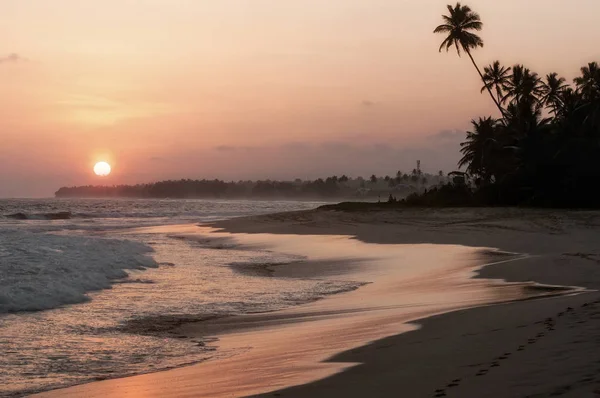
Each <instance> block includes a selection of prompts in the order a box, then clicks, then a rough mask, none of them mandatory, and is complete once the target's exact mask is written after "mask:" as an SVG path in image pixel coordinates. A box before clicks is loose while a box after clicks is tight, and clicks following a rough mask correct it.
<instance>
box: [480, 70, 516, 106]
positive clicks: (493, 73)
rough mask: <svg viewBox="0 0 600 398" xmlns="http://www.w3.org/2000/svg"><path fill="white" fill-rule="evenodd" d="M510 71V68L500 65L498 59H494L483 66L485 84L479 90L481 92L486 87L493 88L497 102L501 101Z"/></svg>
mask: <svg viewBox="0 0 600 398" xmlns="http://www.w3.org/2000/svg"><path fill="white" fill-rule="evenodd" d="M510 71H511V68H510V67H508V68H506V67H505V66H503V65H501V64H500V61H496V62H494V63H493V64H491V65H489V66H486V67H485V68H483V72H484V73H483V81H484V82H485V85H484V86H483V87H482V88H481V92H482V93H483V92H484V91H485V90H486V89H493V88H495V89H496V95H497V100H498V102H500V101H502V97H503V96H504V90H505V89H506V84H507V83H508V80H509V78H510V75H509V73H510Z"/></svg>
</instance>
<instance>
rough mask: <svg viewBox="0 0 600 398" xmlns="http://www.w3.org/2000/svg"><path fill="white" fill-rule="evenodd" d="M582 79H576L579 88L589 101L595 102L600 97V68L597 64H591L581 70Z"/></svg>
mask: <svg viewBox="0 0 600 398" xmlns="http://www.w3.org/2000/svg"><path fill="white" fill-rule="evenodd" d="M581 75H582V76H581V77H576V78H575V79H574V82H575V84H576V85H577V88H578V89H579V90H580V91H581V93H582V94H583V97H584V98H585V99H587V100H594V99H596V98H598V97H599V96H600V67H599V66H598V63H597V62H590V63H589V64H588V65H587V66H584V67H583V68H581Z"/></svg>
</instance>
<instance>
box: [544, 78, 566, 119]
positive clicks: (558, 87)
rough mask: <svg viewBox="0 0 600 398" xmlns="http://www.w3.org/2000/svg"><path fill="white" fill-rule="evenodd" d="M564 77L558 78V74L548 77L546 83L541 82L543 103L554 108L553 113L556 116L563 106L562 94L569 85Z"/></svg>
mask: <svg viewBox="0 0 600 398" xmlns="http://www.w3.org/2000/svg"><path fill="white" fill-rule="evenodd" d="M565 82H566V79H565V78H564V77H558V73H550V74H549V75H546V81H542V82H541V94H542V98H541V102H542V103H544V104H546V106H549V107H550V108H552V113H553V114H555V115H556V112H557V110H558V108H559V107H560V105H561V93H562V92H563V90H564V89H565V88H567V85H566V84H565Z"/></svg>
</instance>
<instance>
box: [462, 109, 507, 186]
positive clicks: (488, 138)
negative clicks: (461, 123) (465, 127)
mask: <svg viewBox="0 0 600 398" xmlns="http://www.w3.org/2000/svg"><path fill="white" fill-rule="evenodd" d="M471 124H472V125H473V131H468V132H467V140H466V141H465V142H463V143H462V144H460V146H461V150H460V152H461V153H462V154H463V157H462V158H461V159H460V161H459V162H458V167H463V166H467V173H468V174H471V175H475V176H480V177H481V178H482V179H484V180H485V181H489V180H490V178H491V167H490V165H489V162H490V161H491V160H492V156H490V155H491V152H492V149H493V148H494V146H496V145H497V139H496V131H497V128H498V121H497V120H495V119H493V118H492V117H487V118H479V120H472V121H471Z"/></svg>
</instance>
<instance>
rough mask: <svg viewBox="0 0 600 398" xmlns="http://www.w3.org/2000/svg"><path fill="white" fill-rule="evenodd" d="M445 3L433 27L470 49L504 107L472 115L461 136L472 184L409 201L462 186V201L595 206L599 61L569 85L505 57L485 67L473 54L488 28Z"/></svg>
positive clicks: (486, 85)
mask: <svg viewBox="0 0 600 398" xmlns="http://www.w3.org/2000/svg"><path fill="white" fill-rule="evenodd" d="M448 11H449V14H448V15H444V16H442V18H443V21H444V23H443V24H442V25H440V26H438V27H437V28H436V29H435V31H434V33H441V34H444V35H446V38H445V40H444V41H443V42H442V45H441V47H440V51H442V50H443V49H446V50H450V49H451V48H453V47H454V48H455V49H456V51H457V52H458V54H459V55H460V54H461V52H462V53H466V54H467V55H468V56H469V58H470V59H471V61H472V62H473V64H474V65H475V67H476V69H477V72H478V73H479V76H480V77H481V80H482V82H483V88H482V89H481V91H482V92H486V91H487V92H488V94H489V95H490V97H491V98H492V100H493V101H494V103H495V105H496V107H497V108H498V111H499V115H498V117H494V116H485V117H479V118H477V119H475V120H473V121H472V126H473V128H472V130H471V131H469V132H467V137H466V141H465V142H463V143H462V144H461V146H462V148H461V153H462V155H463V157H462V159H461V160H460V162H459V166H460V167H466V171H467V173H468V174H469V175H470V177H471V184H469V188H468V189H463V188H456V189H451V188H444V189H439V190H435V191H434V192H431V191H430V192H427V193H426V194H423V195H422V197H419V198H412V199H411V200H409V199H407V202H408V201H410V202H421V204H423V205H429V204H434V203H438V204H439V205H453V204H454V203H455V201H456V200H457V195H458V194H459V192H458V191H457V190H462V191H464V192H463V195H464V204H465V205H469V204H475V205H511V206H512V205H526V206H545V207H598V205H600V200H599V199H598V197H599V194H600V192H599V191H598V189H597V185H598V182H600V68H599V66H598V63H597V62H591V63H589V64H588V65H586V66H584V67H582V68H581V72H580V75H579V76H577V77H576V78H575V79H573V84H572V85H571V84H568V83H567V79H565V78H564V77H561V76H559V75H558V74H557V73H548V74H546V75H545V76H544V77H541V76H540V75H538V74H537V73H536V72H534V71H532V70H530V69H529V68H527V67H526V66H524V65H520V64H516V65H514V66H512V67H507V66H504V65H503V64H502V63H501V62H500V61H496V62H494V63H492V64H491V65H489V66H487V67H485V68H484V71H483V73H482V72H481V71H480V69H479V67H478V66H477V64H476V62H475V60H474V59H473V56H472V55H471V52H472V50H474V49H476V48H478V47H483V40H482V39H481V38H480V37H479V36H477V34H476V33H475V32H478V31H480V30H481V29H482V28H483V24H482V22H481V20H480V17H479V15H478V14H476V13H475V12H473V11H472V10H471V9H470V8H469V7H468V6H463V5H461V4H460V3H458V4H457V5H456V6H454V7H452V6H448Z"/></svg>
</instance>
